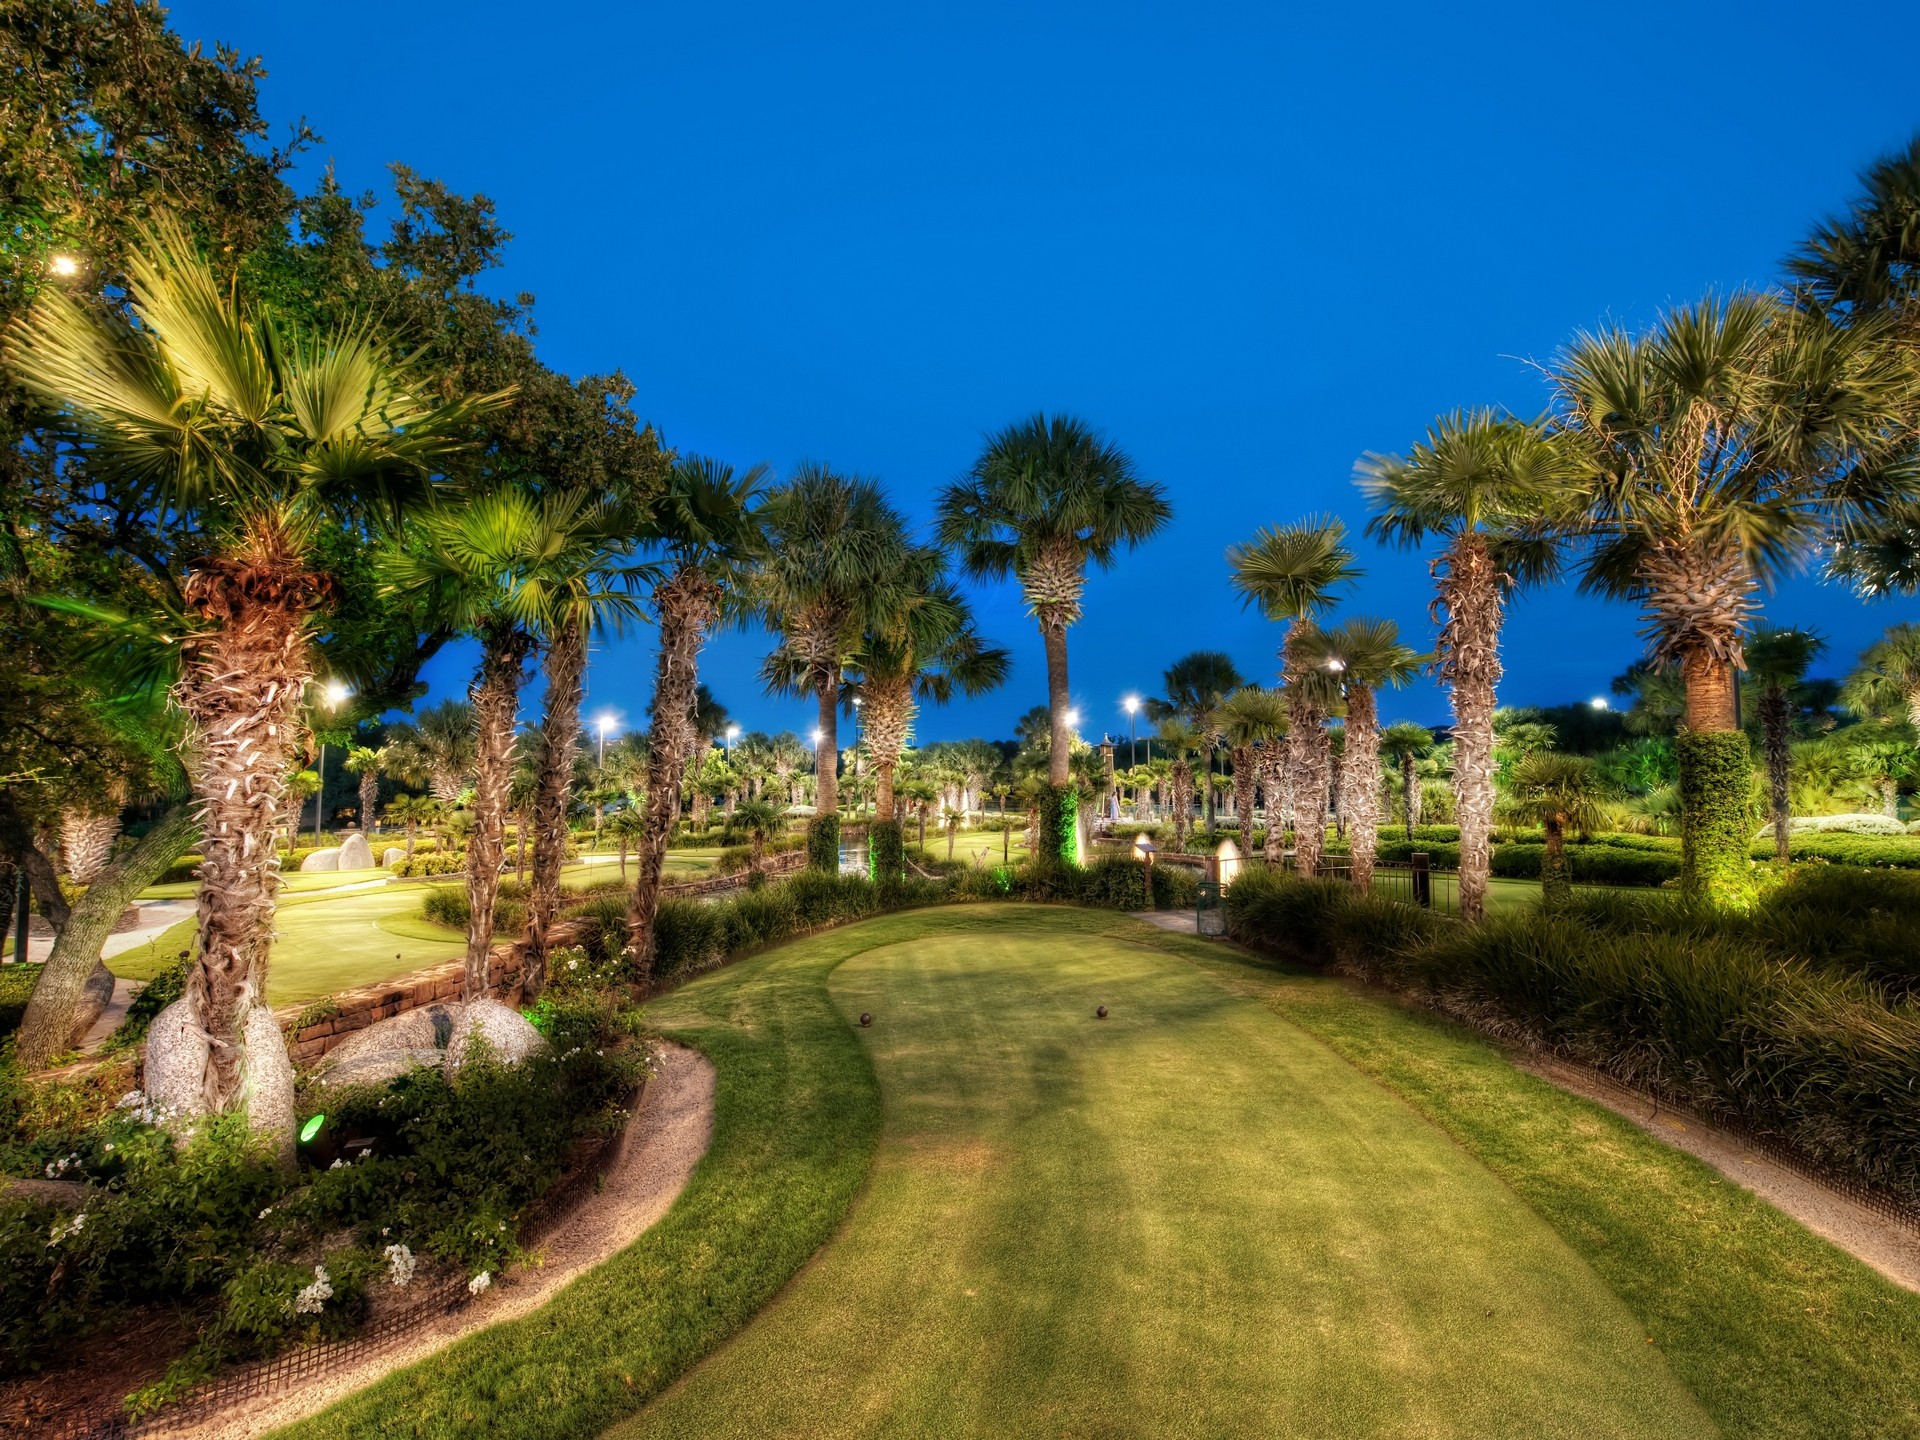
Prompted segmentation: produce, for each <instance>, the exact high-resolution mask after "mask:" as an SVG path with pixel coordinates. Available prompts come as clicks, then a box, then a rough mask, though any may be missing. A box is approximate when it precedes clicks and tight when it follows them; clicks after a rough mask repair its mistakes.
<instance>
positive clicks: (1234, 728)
mask: <svg viewBox="0 0 1920 1440" xmlns="http://www.w3.org/2000/svg"><path fill="white" fill-rule="evenodd" d="M1219 714H1220V728H1221V730H1222V732H1223V733H1224V735H1225V736H1226V741H1227V746H1228V751H1227V753H1228V756H1229V758H1230V760H1231V762H1232V764H1233V787H1234V802H1233V808H1234V813H1235V814H1236V815H1237V816H1239V819H1240V849H1241V850H1242V851H1243V852H1244V853H1246V854H1248V855H1251V854H1252V853H1253V792H1254V787H1255V786H1256V785H1257V784H1258V783H1259V781H1260V777H1261V770H1262V757H1263V756H1264V755H1265V754H1266V753H1267V752H1268V751H1276V752H1277V751H1278V749H1279V748H1280V742H1281V741H1282V740H1283V739H1285V738H1286V733H1287V699H1286V696H1284V695H1282V694H1281V693H1280V692H1279V691H1278V690H1263V689H1261V688H1260V687H1259V686H1258V685H1243V686H1241V687H1240V688H1239V689H1238V690H1236V691H1234V692H1233V693H1232V694H1231V695H1229V696H1228V697H1227V699H1226V702H1225V703H1224V704H1223V705H1222V706H1221V707H1220V712H1219ZM1279 844H1280V807H1279V806H1278V805H1276V804H1275V803H1274V799H1273V796H1272V795H1271V794H1269V795H1268V797H1267V850H1268V853H1269V855H1270V856H1271V857H1273V858H1275V859H1277V858H1278V857H1279V854H1280V850H1279Z"/></svg>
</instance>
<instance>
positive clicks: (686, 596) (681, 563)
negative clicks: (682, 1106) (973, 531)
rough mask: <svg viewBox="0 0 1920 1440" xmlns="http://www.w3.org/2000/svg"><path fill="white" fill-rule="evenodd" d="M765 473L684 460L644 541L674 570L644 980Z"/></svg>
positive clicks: (639, 933) (632, 932) (739, 604)
mask: <svg viewBox="0 0 1920 1440" xmlns="http://www.w3.org/2000/svg"><path fill="white" fill-rule="evenodd" d="M766 473H767V472H766V470H765V468H764V467H761V466H755V467H754V468H753V469H751V470H748V471H746V472H744V473H742V474H739V475H736V474H735V473H734V472H733V470H732V469H731V468H730V467H728V466H726V465H723V464H721V463H720V462H718V461H716V460H704V459H700V458H697V457H691V456H690V457H687V458H685V459H682V460H680V461H678V462H676V463H675V465H674V467H673V469H672V471H671V473H670V474H669V476H668V479H667V486H666V490H665V493H664V494H662V495H661V497H660V498H659V500H658V501H657V502H656V503H655V507H654V513H653V518H652V520H651V522H650V523H649V525H648V528H647V531H646V534H645V537H644V538H645V539H646V540H647V541H648V542H649V543H650V544H651V545H652V546H654V547H655V548H656V549H657V550H658V551H659V552H660V555H661V559H662V563H663V565H664V567H665V571H666V573H665V574H664V575H663V576H662V577H661V579H660V581H659V582H658V583H657V584H656V585H655V586H654V587H653V598H652V608H653V614H654V620H655V622H656V623H657V624H658V626H659V632H660V640H659V654H658V658H657V660H656V661H655V666H654V682H653V710H652V718H651V722H650V728H649V730H648V732H647V738H648V742H649V750H648V756H647V809H646V815H647V826H646V833H645V834H644V835H643V836H642V837H641V842H640V863H639V873H638V874H636V875H635V876H634V882H633V892H632V895H631V897H630V898H629V900H628V902H627V949H628V951H629V960H630V963H631V965H632V967H633V972H634V975H635V978H636V979H637V980H638V981H639V982H640V983H641V984H643V985H644V984H645V983H646V982H647V981H648V980H649V979H650V978H651V977H652V974H653V956H654V937H653V921H654V916H655V915H657V914H658V913H659V909H660V874H661V871H662V869H663V868H664V867H665V865H666V858H667V841H668V840H669V839H670V838H671V836H672V834H673V826H674V822H675V821H676V820H678V819H679V816H680V775H681V771H682V770H683V768H684V767H685V765H686V763H687V761H688V760H689V759H691V758H692V756H693V754H694V720H695V716H694V704H695V700H696V698H697V695H698V690H697V688H696V687H697V686H698V684H699V663H700V648H701V646H702V645H704V644H705V643H706V639H707V635H708V633H709V631H710V630H711V629H712V628H713V626H714V625H715V624H716V623H717V622H719V621H720V620H721V619H722V618H724V617H726V616H729V615H739V614H743V613H744V608H745V607H744V603H743V592H744V589H745V586H746V583H747V579H748V576H749V573H750V570H751V567H752V566H753V565H754V564H755V562H756V561H757V559H758V557H759V556H760V554H761V544H762V537H761V533H760V526H759V523H758V520H757V519H756V517H755V514H754V501H755V499H756V498H757V496H758V495H759V491H760V487H761V485H762V483H763V482H764V481H765V479H766Z"/></svg>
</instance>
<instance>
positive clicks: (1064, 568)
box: [939, 414, 1173, 855]
mask: <svg viewBox="0 0 1920 1440" xmlns="http://www.w3.org/2000/svg"><path fill="white" fill-rule="evenodd" d="M939 514H940V519H939V535H940V541H941V543H942V544H945V545H951V546H954V547H956V548H957V549H958V551H959V553H960V557H961V562H962V564H963V565H964V566H965V568H966V571H967V573H968V574H969V575H971V576H973V577H974V578H975V579H996V580H997V579H1005V578H1006V577H1008V576H1012V577H1013V578H1015V579H1017V580H1018V581H1019V582H1020V588H1021V590H1022V591H1023V592H1024V593H1025V595H1026V601H1027V609H1028V611H1029V612H1030V613H1031V614H1032V615H1033V618H1034V621H1035V623H1037V624H1038V625H1039V627H1040V640H1041V644H1042V645H1043V646H1044V647H1045V649H1046V656H1047V716H1048V728H1049V733H1050V735H1051V748H1050V749H1049V752H1048V759H1047V780H1048V783H1049V784H1051V785H1052V786H1053V787H1054V788H1055V789H1056V790H1058V789H1064V788H1065V787H1066V786H1067V785H1068V783H1069V779H1070V758H1071V757H1070V754H1069V750H1070V740H1071V737H1070V735H1069V731H1070V730H1071V726H1070V725H1069V724H1068V722H1067V711H1068V709H1069V708H1070V703H1071V702H1070V701H1069V699H1068V692H1067V631H1068V629H1069V628H1070V627H1071V626H1073V625H1074V624H1075V623H1076V622H1077V621H1078V620H1079V619H1080V599H1081V595H1082V593H1083V592H1084V591H1085V588H1086V583H1087V566H1088V565H1089V564H1093V565H1097V566H1099V567H1100V568H1101V569H1102V570H1106V569H1110V568H1112V566H1113V563H1114V561H1115V560H1116V559H1117V558H1118V556H1119V554H1120V552H1121V551H1122V550H1123V549H1127V550H1130V549H1132V548H1133V547H1134V546H1136V545H1139V544H1140V543H1142V542H1143V541H1145V540H1148V539H1150V538H1151V537H1152V536H1153V535H1155V534H1156V533H1158V532H1159V531H1160V530H1161V529H1163V528H1164V527H1165V526H1166V525H1167V523H1168V522H1169V521H1170V520H1171V519H1172V518H1173V510H1172V507H1171V506H1170V505H1168V503H1167V499H1166V494H1165V492H1164V491H1163V490H1162V488H1161V487H1160V486H1159V485H1158V484H1156V483H1154V482H1152V481H1149V480H1142V479H1141V478H1140V477H1139V475H1138V474H1137V472H1136V471H1135V468H1134V464H1133V461H1132V460H1131V459H1130V458H1129V457H1128V456H1127V454H1126V452H1125V451H1123V450H1121V449H1120V447H1119V446H1117V445H1115V444H1113V443H1112V442H1111V441H1109V440H1107V439H1106V438H1105V437H1104V436H1102V435H1101V434H1100V432H1099V431H1097V430H1095V429H1094V428H1093V427H1092V426H1090V425H1088V424H1087V423H1086V422H1085V421H1082V420H1078V419H1075V418H1074V417H1072V416H1070V415H1058V414H1056V415H1054V416H1053V417H1052V418H1048V417H1047V416H1046V415H1045V414H1036V415H1033V416H1032V417H1030V418H1029V419H1026V420H1022V421H1019V422H1017V423H1016V424H1013V425H1009V426H1008V427H1007V428H1006V429H1004V430H1002V431H1000V432H999V433H998V434H995V435H993V436H990V437H989V438H988V440H987V443H986V446H985V448H984V449H983V450H982V451H981V453H980V456H979V458H978V459H977V460H975V461H974V464H973V468H972V470H971V471H969V472H968V474H967V476H966V478H964V479H962V480H960V481H958V482H956V483H955V484H952V485H949V486H947V487H946V489H944V490H943V491H942V492H941V494H940V504H939ZM1048 813H1049V814H1057V813H1058V810H1057V808H1056V809H1050V810H1049V811H1048ZM1062 838H1063V837H1061V836H1059V835H1051V836H1043V837H1042V839H1041V853H1044V854H1048V855H1054V854H1058V853H1060V851H1061V845H1062Z"/></svg>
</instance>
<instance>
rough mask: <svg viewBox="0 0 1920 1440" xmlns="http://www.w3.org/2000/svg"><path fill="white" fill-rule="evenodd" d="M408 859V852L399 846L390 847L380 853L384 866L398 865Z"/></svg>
mask: <svg viewBox="0 0 1920 1440" xmlns="http://www.w3.org/2000/svg"><path fill="white" fill-rule="evenodd" d="M406 858H407V852H406V851H405V850H402V849H401V848H400V847H399V846H398V845H389V846H388V847H387V848H386V849H385V850H382V851H381V852H380V863H381V864H382V865H398V864H399V863H400V862H401V861H402V860H404V859H406Z"/></svg>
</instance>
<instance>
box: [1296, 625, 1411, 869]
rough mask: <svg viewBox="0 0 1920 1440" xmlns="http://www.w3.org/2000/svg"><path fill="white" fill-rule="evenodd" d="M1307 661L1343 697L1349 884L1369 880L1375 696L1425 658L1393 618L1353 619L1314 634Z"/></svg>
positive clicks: (1376, 751)
mask: <svg viewBox="0 0 1920 1440" xmlns="http://www.w3.org/2000/svg"><path fill="white" fill-rule="evenodd" d="M1303 654H1304V656H1305V657H1306V659H1307V660H1308V661H1309V662H1311V663H1314V664H1317V666H1318V667H1319V668H1321V669H1323V670H1326V671H1328V672H1330V673H1331V674H1332V675H1333V676H1334V679H1335V680H1336V681H1337V682H1338V684H1339V686H1340V688H1341V691H1342V693H1343V695H1344V696H1345V699H1346V706H1347V724H1346V747H1345V749H1344V751H1343V752H1342V755H1341V765H1342V771H1341V774H1342V781H1343V783H1342V786H1341V795H1342V799H1343V804H1342V807H1341V808H1342V810H1343V811H1344V812H1345V815H1346V820H1347V846H1348V850H1349V852H1350V853H1351V855H1352V857H1353V861H1352V863H1353V870H1352V876H1353V883H1354V884H1355V885H1357V886H1359V887H1360V888H1362V889H1365V888H1367V887H1368V886H1370V885H1371V884H1372V883H1373V861H1374V856H1375V854H1376V853H1377V848H1378V846H1377V840H1378V835H1379V825H1380V809H1379V806H1380V710H1379V704H1378V701H1377V700H1376V698H1375V697H1376V694H1377V692H1378V691H1379V690H1381V689H1382V688H1387V687H1390V688H1392V689H1396V690H1397V689H1399V688H1401V687H1402V686H1404V685H1406V684H1408V683H1409V682H1411V681H1412V679H1413V677H1414V676H1415V675H1417V674H1418V673H1419V671H1420V667H1421V666H1422V665H1423V664H1425V663H1426V661H1427V658H1428V657H1426V656H1424V655H1421V654H1420V653H1418V652H1417V651H1415V650H1414V649H1413V648H1412V647H1411V646H1408V645H1403V644H1401V643H1400V627H1399V626H1398V625H1395V624H1394V623H1393V621H1391V620H1375V619H1370V618H1368V619H1353V620H1348V621H1345V622H1344V623H1342V624H1340V625H1338V626H1336V627H1335V628H1334V629H1332V630H1323V631H1321V632H1319V633H1318V634H1317V635H1315V636H1313V637H1312V638H1311V639H1309V641H1308V642H1307V644H1306V646H1305V647H1304V648H1303Z"/></svg>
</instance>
